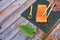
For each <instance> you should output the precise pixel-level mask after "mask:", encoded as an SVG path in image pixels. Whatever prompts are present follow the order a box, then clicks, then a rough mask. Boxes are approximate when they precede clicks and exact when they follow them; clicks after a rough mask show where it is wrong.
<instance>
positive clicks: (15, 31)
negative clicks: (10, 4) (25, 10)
mask: <svg viewBox="0 0 60 40" xmlns="http://www.w3.org/2000/svg"><path fill="white" fill-rule="evenodd" d="M22 19H23V21H21V20H22ZM20 21H21V22H22V23H20ZM18 22H19V23H18ZM28 22H29V21H28ZM28 22H26V19H24V18H23V17H21V18H20V19H19V20H18V21H17V23H14V24H13V25H15V27H16V28H15V29H14V30H13V31H12V32H11V34H10V35H9V36H8V37H7V38H6V39H5V40H8V39H9V40H11V39H12V38H13V37H14V36H16V35H17V33H18V32H19V31H20V30H19V29H18V27H17V24H23V23H25V24H26V23H28ZM13 25H12V26H13Z"/></svg>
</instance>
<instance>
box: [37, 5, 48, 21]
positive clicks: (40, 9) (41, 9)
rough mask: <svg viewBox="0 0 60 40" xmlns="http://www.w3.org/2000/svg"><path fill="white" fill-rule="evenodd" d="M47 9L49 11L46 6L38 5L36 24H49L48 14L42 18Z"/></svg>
mask: <svg viewBox="0 0 60 40" xmlns="http://www.w3.org/2000/svg"><path fill="white" fill-rule="evenodd" d="M46 9H47V6H46V5H38V8H37V14H36V22H47V12H46V13H45V14H44V15H43V16H42V14H43V13H44V12H45V10H46Z"/></svg>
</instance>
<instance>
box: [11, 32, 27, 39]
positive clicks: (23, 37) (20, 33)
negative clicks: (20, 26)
mask: <svg viewBox="0 0 60 40" xmlns="http://www.w3.org/2000/svg"><path fill="white" fill-rule="evenodd" d="M26 38H27V36H25V35H24V34H23V33H22V32H19V33H18V34H17V35H16V37H15V38H13V39H12V40H26Z"/></svg>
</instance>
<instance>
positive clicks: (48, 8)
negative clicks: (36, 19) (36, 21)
mask: <svg viewBox="0 0 60 40" xmlns="http://www.w3.org/2000/svg"><path fill="white" fill-rule="evenodd" d="M52 1H53V0H52ZM55 1H57V0H55ZM54 5H55V4H53V5H52V7H51V9H50V11H49V12H48V15H47V17H48V16H49V15H50V13H51V11H52V9H53V7H54ZM50 6H51V3H50V4H49V6H48V8H47V9H46V10H45V12H44V13H43V14H42V16H43V15H44V14H45V13H46V11H47V10H48V9H49V8H50Z"/></svg>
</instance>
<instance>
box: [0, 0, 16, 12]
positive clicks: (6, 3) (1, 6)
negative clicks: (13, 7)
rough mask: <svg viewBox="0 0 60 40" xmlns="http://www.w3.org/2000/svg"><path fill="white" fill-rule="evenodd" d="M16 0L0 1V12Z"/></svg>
mask: <svg viewBox="0 0 60 40" xmlns="http://www.w3.org/2000/svg"><path fill="white" fill-rule="evenodd" d="M14 1H15V0H2V1H1V2H0V12H1V11H2V10H3V9H5V8H6V7H8V6H9V5H10V4H11V3H13V2H14Z"/></svg>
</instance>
